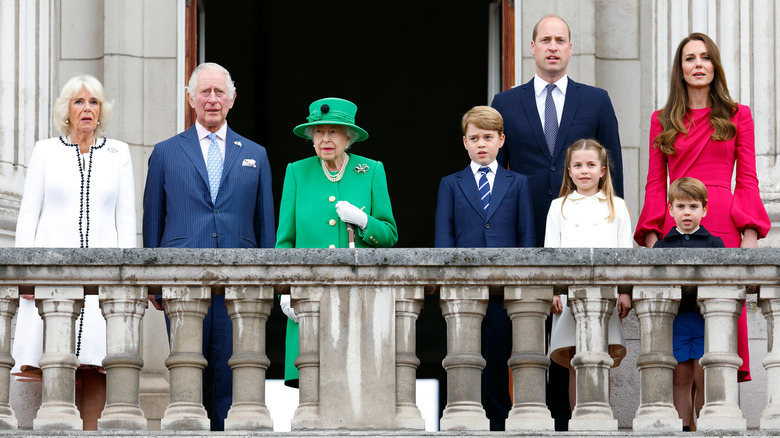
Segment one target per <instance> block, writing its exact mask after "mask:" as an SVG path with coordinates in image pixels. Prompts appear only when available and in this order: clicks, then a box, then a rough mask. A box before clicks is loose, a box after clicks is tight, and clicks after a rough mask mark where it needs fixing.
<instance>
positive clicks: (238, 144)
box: [233, 141, 241, 147]
mask: <svg viewBox="0 0 780 438" xmlns="http://www.w3.org/2000/svg"><path fill="white" fill-rule="evenodd" d="M233 144H234V145H236V146H238V147H241V142H240V141H234V142H233Z"/></svg>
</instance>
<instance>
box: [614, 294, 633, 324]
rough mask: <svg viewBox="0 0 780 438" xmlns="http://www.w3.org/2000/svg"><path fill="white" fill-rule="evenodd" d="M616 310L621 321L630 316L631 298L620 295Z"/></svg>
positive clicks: (626, 295)
mask: <svg viewBox="0 0 780 438" xmlns="http://www.w3.org/2000/svg"><path fill="white" fill-rule="evenodd" d="M616 310H617V312H618V316H619V317H620V319H623V318H625V317H626V316H628V312H630V311H631V297H630V296H628V294H620V295H618V300H617V307H616Z"/></svg>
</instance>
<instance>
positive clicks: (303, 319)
mask: <svg viewBox="0 0 780 438" xmlns="http://www.w3.org/2000/svg"><path fill="white" fill-rule="evenodd" d="M323 292H324V288H323V287H319V286H308V287H305V286H293V287H291V288H290V302H291V305H292V306H293V308H294V309H295V314H296V315H297V316H298V358H297V359H295V366H296V367H298V408H297V409H295V414H293V418H292V421H291V422H290V427H291V429H292V430H300V429H318V428H320V427H321V425H322V418H321V416H320V300H321V298H322V294H323Z"/></svg>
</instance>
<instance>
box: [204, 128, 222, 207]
mask: <svg viewBox="0 0 780 438" xmlns="http://www.w3.org/2000/svg"><path fill="white" fill-rule="evenodd" d="M209 140H211V143H210V144H209V153H208V158H209V160H208V163H206V167H207V169H208V172H209V191H210V192H211V202H212V203H214V204H216V203H217V193H219V183H220V181H221V180H222V151H220V150H219V145H218V144H217V134H214V133H213V132H212V133H210V134H209Z"/></svg>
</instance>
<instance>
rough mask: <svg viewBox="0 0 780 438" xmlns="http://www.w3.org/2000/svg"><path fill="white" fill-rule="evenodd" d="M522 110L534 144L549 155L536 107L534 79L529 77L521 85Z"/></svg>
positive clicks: (545, 154)
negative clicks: (533, 138)
mask: <svg viewBox="0 0 780 438" xmlns="http://www.w3.org/2000/svg"><path fill="white" fill-rule="evenodd" d="M521 87H522V88H521V89H520V90H521V91H522V93H523V94H522V99H521V101H522V102H523V110H525V116H526V118H527V119H528V124H529V125H531V128H532V129H531V131H533V133H534V136H535V137H536V144H537V145H538V146H539V150H541V151H542V152H543V153H544V156H546V157H549V156H550V151H549V150H548V149H547V140H546V139H545V138H544V127H543V126H542V119H540V118H539V109H538V108H537V107H536V92H535V91H534V80H533V79H531V80H530V81H529V82H527V83H526V84H525V85H521Z"/></svg>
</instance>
